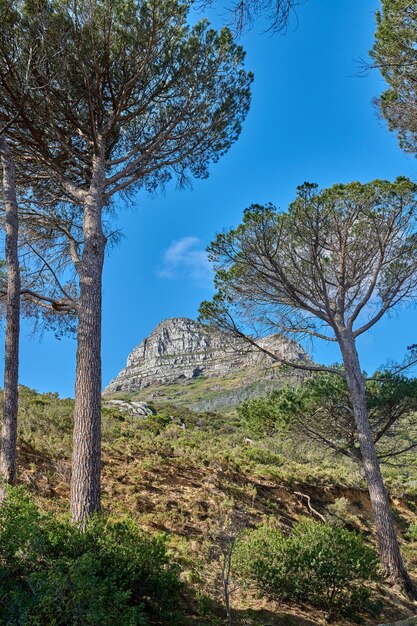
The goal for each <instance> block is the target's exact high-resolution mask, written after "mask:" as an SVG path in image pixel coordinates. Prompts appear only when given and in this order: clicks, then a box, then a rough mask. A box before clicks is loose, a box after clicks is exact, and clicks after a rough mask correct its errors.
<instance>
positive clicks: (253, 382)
mask: <svg viewBox="0 0 417 626" xmlns="http://www.w3.org/2000/svg"><path fill="white" fill-rule="evenodd" d="M259 344H260V345H261V346H262V347H264V348H266V349H267V350H268V351H269V352H271V353H273V354H276V355H277V356H281V357H283V358H285V359H288V360H295V361H296V360H301V361H305V360H306V359H307V355H306V354H305V352H304V351H303V350H302V348H301V347H300V346H299V345H298V344H297V343H296V342H294V341H290V340H289V339H287V338H285V337H282V336H280V335H271V336H268V337H265V338H263V339H262V340H261V341H260V342H259ZM290 378H291V379H297V378H299V374H298V375H297V374H294V373H291V374H290V373H289V372H288V371H286V370H285V368H282V367H280V366H279V365H277V363H275V362H274V361H273V359H272V358H271V357H269V356H267V355H265V354H264V353H263V352H260V351H259V350H257V349H254V348H252V347H251V346H248V344H247V343H246V342H243V341H242V340H238V339H237V338H235V337H233V336H231V335H227V334H226V333H221V332H219V331H212V330H208V329H207V327H205V326H203V325H202V324H200V323H198V322H196V321H194V320H191V319H187V318H170V319H167V320H164V321H163V322H161V323H160V324H158V326H157V327H156V328H155V329H154V330H153V331H152V333H151V334H150V335H149V337H147V338H146V339H144V340H143V341H141V343H140V344H139V345H138V346H137V347H136V348H135V349H134V350H133V351H132V352H131V353H130V354H129V356H128V358H127V364H126V367H125V368H124V369H123V370H122V371H121V372H120V373H119V374H118V376H116V378H115V379H114V380H112V381H111V382H110V383H109V384H108V385H107V387H106V388H105V390H104V397H106V398H121V399H126V400H144V401H148V402H149V401H155V402H159V403H165V402H174V403H175V404H176V405H179V406H187V407H189V408H192V409H193V410H195V411H212V410H224V409H229V408H231V407H234V406H236V405H237V404H239V403H241V402H243V401H244V400H247V399H248V398H251V397H254V396H259V395H263V394H265V393H267V392H268V391H271V390H272V389H274V388H276V387H279V386H280V385H282V384H283V382H286V381H288V380H289V379H290Z"/></svg>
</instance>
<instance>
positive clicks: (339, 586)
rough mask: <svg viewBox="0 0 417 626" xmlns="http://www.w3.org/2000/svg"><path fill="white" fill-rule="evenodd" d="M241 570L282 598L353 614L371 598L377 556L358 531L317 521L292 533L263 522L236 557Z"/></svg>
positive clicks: (239, 546)
mask: <svg viewBox="0 0 417 626" xmlns="http://www.w3.org/2000/svg"><path fill="white" fill-rule="evenodd" d="M234 561H235V568H236V571H237V573H238V575H239V576H240V577H241V578H242V579H243V580H245V581H246V582H247V583H252V584H254V585H255V586H256V588H257V589H258V591H259V592H260V593H261V594H263V595H266V596H268V597H270V598H273V599H277V600H292V601H296V602H303V603H307V604H311V605H314V606H317V607H320V608H323V609H326V610H328V611H330V612H332V613H338V614H344V615H351V614H353V613H354V612H355V611H357V610H360V609H361V608H363V607H364V606H365V604H366V602H367V600H368V599H369V596H370V589H369V586H368V583H369V582H371V581H373V580H376V579H377V576H378V558H377V555H376V554H375V552H374V550H373V549H372V548H370V547H369V546H366V545H365V544H364V542H363V540H362V538H361V537H360V536H359V535H357V534H356V533H352V532H349V531H347V530H344V529H342V528H337V527H334V526H327V525H324V524H320V523H318V522H314V521H307V522H301V523H300V524H298V525H297V526H296V527H295V528H294V530H293V531H292V533H291V535H289V536H288V537H286V536H284V535H283V534H282V533H281V532H280V531H279V530H277V529H274V528H270V527H268V526H261V527H259V528H257V529H255V530H251V531H248V532H247V533H245V534H244V535H243V537H242V539H241V540H240V541H239V543H238V544H237V548H236V554H235V557H234Z"/></svg>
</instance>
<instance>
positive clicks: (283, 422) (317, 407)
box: [238, 372, 417, 459]
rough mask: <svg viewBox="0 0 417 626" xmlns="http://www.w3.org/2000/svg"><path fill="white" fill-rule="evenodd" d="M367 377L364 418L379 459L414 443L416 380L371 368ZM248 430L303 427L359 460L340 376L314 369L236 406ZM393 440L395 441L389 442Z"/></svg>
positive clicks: (265, 432) (416, 437) (266, 432)
mask: <svg viewBox="0 0 417 626" xmlns="http://www.w3.org/2000/svg"><path fill="white" fill-rule="evenodd" d="M373 378H374V380H368V381H366V400H367V405H368V411H369V421H370V424H371V428H372V430H373V432H374V440H375V443H376V444H377V447H378V451H379V453H380V456H381V458H385V457H388V456H390V455H391V454H393V453H394V454H395V455H398V454H400V453H401V451H402V450H408V449H409V447H410V445H412V444H413V442H415V443H416V444H417V432H416V419H415V413H416V411H417V379H415V378H407V377H405V376H401V375H393V374H390V373H389V372H376V373H375V374H374V376H373ZM238 414H239V417H240V420H241V423H242V424H243V425H244V426H245V427H246V428H248V429H249V430H250V432H251V433H252V434H253V435H257V436H259V437H263V436H265V435H271V434H272V433H274V432H276V433H280V432H288V431H290V430H293V431H303V432H304V433H305V434H306V435H307V436H308V437H310V438H312V439H314V440H316V441H317V442H319V443H322V444H325V445H327V446H330V447H331V448H333V449H334V450H335V451H337V452H339V453H342V454H344V455H347V456H350V457H352V458H353V459H359V443H358V436H357V432H356V425H355V421H354V417H353V410H352V405H351V400H350V396H349V392H348V389H347V385H346V382H345V380H344V379H343V378H342V377H341V376H335V375H334V374H330V373H319V374H314V375H313V376H310V377H309V378H307V379H306V380H305V381H304V382H303V383H302V384H300V385H298V386H297V387H290V386H287V387H284V388H282V389H279V390H276V391H273V392H272V393H270V394H269V395H268V396H266V397H264V398H257V399H254V400H249V401H247V402H244V403H243V404H242V405H241V406H240V407H239V408H238ZM394 442H395V445H393V443H394Z"/></svg>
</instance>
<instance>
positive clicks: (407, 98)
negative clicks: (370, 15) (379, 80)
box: [371, 0, 417, 155]
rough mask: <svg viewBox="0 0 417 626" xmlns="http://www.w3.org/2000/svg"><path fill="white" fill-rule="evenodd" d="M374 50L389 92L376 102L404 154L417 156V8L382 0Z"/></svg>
mask: <svg viewBox="0 0 417 626" xmlns="http://www.w3.org/2000/svg"><path fill="white" fill-rule="evenodd" d="M376 21H377V29H376V33H375V44H374V47H373V49H372V51H371V57H372V58H373V60H374V65H375V67H377V68H379V70H380V71H381V74H382V76H383V77H384V79H385V81H386V82H387V83H388V89H387V90H386V91H385V92H384V93H383V94H382V96H381V97H379V98H377V99H376V104H377V105H378V107H379V109H380V111H381V114H382V116H383V117H385V119H386V120H387V122H388V125H389V128H390V130H392V131H394V132H395V133H396V134H397V137H398V141H399V144H400V146H401V148H402V149H403V150H405V152H409V153H411V154H414V155H415V154H416V153H417V101H416V95H415V89H416V87H415V86H416V80H417V66H416V53H415V51H416V45H417V30H416V26H417V6H416V5H415V3H413V2H409V1H408V0H382V9H381V11H377V12H376Z"/></svg>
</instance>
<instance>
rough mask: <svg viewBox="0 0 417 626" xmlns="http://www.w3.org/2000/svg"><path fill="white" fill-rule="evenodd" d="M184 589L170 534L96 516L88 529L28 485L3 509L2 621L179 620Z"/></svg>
mask: <svg viewBox="0 0 417 626" xmlns="http://www.w3.org/2000/svg"><path fill="white" fill-rule="evenodd" d="M179 587H180V585H179V580H178V571H177V567H176V566H174V565H172V564H171V563H170V562H169V559H168V557H167V553H166V549H165V544H164V539H163V538H162V537H151V536H149V535H148V534H146V533H145V532H144V531H142V530H140V529H139V528H138V527H137V526H136V525H135V524H134V523H133V522H132V521H130V520H123V521H119V522H113V521H110V520H109V519H107V518H105V517H104V516H97V517H95V518H94V519H93V520H92V521H91V523H90V524H89V525H88V527H87V529H86V531H85V532H84V533H83V532H81V531H80V530H78V529H77V528H76V527H75V526H73V525H72V524H70V523H69V522H68V521H63V520H60V519H58V518H57V517H55V516H54V515H53V514H50V513H44V512H41V511H39V509H38V508H37V507H36V505H35V503H34V502H33V500H32V499H31V498H30V497H29V496H28V495H27V494H26V493H25V492H24V491H23V490H22V489H12V490H11V491H10V492H9V494H8V496H7V498H6V501H5V503H4V505H3V506H2V507H0V598H1V600H0V623H1V624H7V625H8V626H14V625H16V626H17V625H21V624H24V625H25V626H58V625H59V626H90V625H91V626H92V625H97V626H98V625H99V626H146V625H147V624H149V623H150V621H151V622H152V623H160V624H174V623H176V621H175V616H176V614H177V610H178V603H179ZM155 620H156V621H155Z"/></svg>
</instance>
